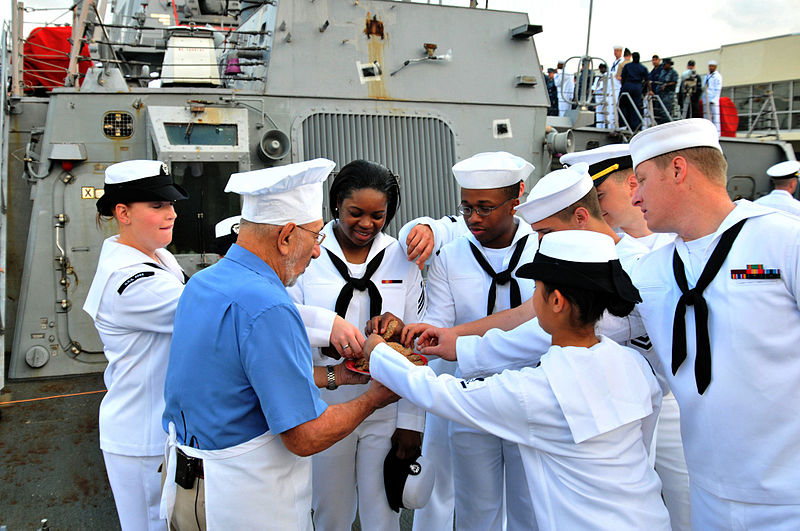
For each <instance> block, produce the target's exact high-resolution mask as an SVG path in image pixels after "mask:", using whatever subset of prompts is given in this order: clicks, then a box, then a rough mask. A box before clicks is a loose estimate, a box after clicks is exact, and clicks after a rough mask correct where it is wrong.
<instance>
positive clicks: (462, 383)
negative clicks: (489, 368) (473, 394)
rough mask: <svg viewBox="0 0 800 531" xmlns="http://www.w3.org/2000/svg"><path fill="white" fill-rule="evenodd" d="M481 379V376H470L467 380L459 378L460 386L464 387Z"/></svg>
mask: <svg viewBox="0 0 800 531" xmlns="http://www.w3.org/2000/svg"><path fill="white" fill-rule="evenodd" d="M482 381H483V378H470V379H469V380H461V387H463V388H464V389H466V388H467V386H468V385H469V384H474V383H476V382H482Z"/></svg>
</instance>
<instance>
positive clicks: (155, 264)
mask: <svg viewBox="0 0 800 531" xmlns="http://www.w3.org/2000/svg"><path fill="white" fill-rule="evenodd" d="M142 263H143V264H144V265H147V266H150V267H155V268H156V269H161V270H162V271H166V272H167V273H170V274H173V272H172V271H171V270H170V269H169V268H168V267H167V266H164V265H159V264H157V263H155V262H142ZM181 274H182V275H183V284H184V285H186V283H187V282H189V275H187V274H186V271H184V270H183V269H181Z"/></svg>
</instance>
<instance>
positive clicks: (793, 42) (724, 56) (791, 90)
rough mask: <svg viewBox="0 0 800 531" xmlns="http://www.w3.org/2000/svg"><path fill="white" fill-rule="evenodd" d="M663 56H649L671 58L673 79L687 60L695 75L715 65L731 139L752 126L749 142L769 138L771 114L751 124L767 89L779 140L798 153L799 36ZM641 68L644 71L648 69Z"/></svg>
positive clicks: (661, 51)
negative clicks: (731, 122)
mask: <svg viewBox="0 0 800 531" xmlns="http://www.w3.org/2000/svg"><path fill="white" fill-rule="evenodd" d="M668 52H669V50H656V51H655V53H658V54H659V55H660V56H661V58H662V59H663V58H665V57H672V60H673V61H674V62H675V66H674V68H675V70H676V71H677V72H678V75H680V74H681V73H683V71H684V70H686V63H687V62H688V61H689V60H690V59H694V61H695V64H696V66H695V68H696V70H697V73H698V74H700V75H702V76H704V77H705V75H706V74H708V66H707V65H708V61H710V60H711V59H714V60H716V61H718V62H719V67H718V68H717V71H718V72H719V73H720V74H722V77H723V79H724V83H723V88H722V96H723V97H727V98H730V99H731V100H733V102H734V104H735V105H736V109H737V111H738V112H739V128H738V133H737V136H746V135H747V132H748V130H749V129H750V127H751V125H753V124H754V123H755V128H754V130H753V136H754V137H755V136H759V137H763V136H765V135H770V136H772V137H774V130H775V124H774V120H773V118H772V115H771V113H766V114H764V115H762V116H761V117H760V118H758V120H757V121H756V118H757V116H758V113H759V110H760V109H761V107H762V105H763V103H764V100H765V98H766V97H767V94H768V91H770V90H771V91H772V94H773V98H774V101H775V110H776V111H777V119H778V120H777V125H778V128H779V129H780V138H781V140H785V141H788V142H791V144H792V146H793V147H794V150H795V152H796V153H800V59H798V56H800V33H793V34H791V35H781V36H778V37H767V38H765V39H758V40H753V41H746V42H740V43H736V44H724V45H722V47H720V48H718V49H715V50H705V51H700V52H694V53H688V54H681V55H672V56H670V54H669V53H668ZM643 55H644V56H648V55H649V54H643ZM645 64H646V65H647V68H648V70H651V69H652V64H650V63H649V62H647V63H645ZM799 158H800V157H799Z"/></svg>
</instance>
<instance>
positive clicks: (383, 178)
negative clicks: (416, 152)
mask: <svg viewBox="0 0 800 531" xmlns="http://www.w3.org/2000/svg"><path fill="white" fill-rule="evenodd" d="M364 188H372V189H373V190H377V191H379V192H382V193H383V194H385V195H386V223H385V224H384V226H383V227H384V229H385V228H386V226H387V225H389V223H390V222H391V221H392V218H394V215H395V214H396V213H397V208H398V207H399V206H400V182H399V180H398V177H397V176H396V175H395V174H394V173H392V171H391V170H390V169H389V168H387V167H386V166H383V165H381V164H378V163H377V162H370V161H368V160H363V159H358V160H354V161H352V162H350V163H349V164H347V165H345V167H344V168H342V170H341V171H340V172H339V173H338V174H337V175H336V177H335V178H334V179H333V184H331V189H330V193H329V197H328V205H329V206H330V209H331V212H332V213H333V216H334V217H339V206H340V205H341V204H342V201H344V200H345V199H346V198H348V197H350V196H351V195H352V193H353V192H354V191H355V190H363V189H364Z"/></svg>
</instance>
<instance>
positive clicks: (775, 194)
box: [754, 190, 800, 216]
mask: <svg viewBox="0 0 800 531" xmlns="http://www.w3.org/2000/svg"><path fill="white" fill-rule="evenodd" d="M754 203H757V204H759V205H761V206H766V207H770V208H775V209H777V210H783V211H784V212H788V213H789V214H794V215H795V216H800V201H798V200H797V199H795V198H794V197H793V196H792V194H790V193H789V192H787V191H786V190H773V191H771V192H770V193H768V194H767V195H765V196H763V197H759V198H758V199H756V200H755V201H754Z"/></svg>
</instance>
